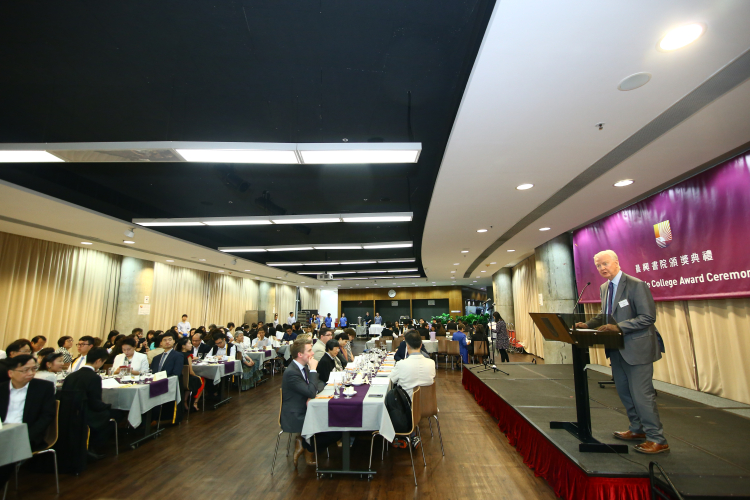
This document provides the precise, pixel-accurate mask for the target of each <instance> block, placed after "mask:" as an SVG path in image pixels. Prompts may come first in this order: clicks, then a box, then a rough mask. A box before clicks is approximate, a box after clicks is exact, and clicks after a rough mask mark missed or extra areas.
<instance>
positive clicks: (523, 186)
mask: <svg viewBox="0 0 750 500" xmlns="http://www.w3.org/2000/svg"><path fill="white" fill-rule="evenodd" d="M533 187H534V185H533V184H521V185H520V186H516V189H518V190H519V191H526V190H527V189H531V188H533Z"/></svg>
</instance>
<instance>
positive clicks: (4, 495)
mask: <svg viewBox="0 0 750 500" xmlns="http://www.w3.org/2000/svg"><path fill="white" fill-rule="evenodd" d="M9 482H10V481H6V482H5V488H3V500H5V497H6V496H7V495H8V483H9Z"/></svg>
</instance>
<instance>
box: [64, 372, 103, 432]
mask: <svg viewBox="0 0 750 500" xmlns="http://www.w3.org/2000/svg"><path fill="white" fill-rule="evenodd" d="M62 390H63V391H82V392H85V393H86V420H87V423H88V425H89V427H92V428H102V427H106V426H107V425H109V419H110V414H109V408H110V406H111V405H108V404H107V403H105V402H104V401H102V379H101V377H99V375H97V374H96V373H95V372H94V370H91V369H89V368H86V367H85V366H82V367H81V369H80V370H78V371H76V372H73V373H71V374H70V375H68V376H67V377H66V378H65V382H64V383H63V387H62Z"/></svg>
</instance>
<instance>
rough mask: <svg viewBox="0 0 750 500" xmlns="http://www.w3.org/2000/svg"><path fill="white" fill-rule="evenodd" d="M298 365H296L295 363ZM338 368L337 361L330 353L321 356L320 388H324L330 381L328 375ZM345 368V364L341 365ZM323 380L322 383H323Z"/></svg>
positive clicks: (319, 369)
mask: <svg viewBox="0 0 750 500" xmlns="http://www.w3.org/2000/svg"><path fill="white" fill-rule="evenodd" d="M295 366H296V365H295ZM335 368H336V362H335V361H334V360H333V359H332V358H331V357H330V356H329V355H328V353H325V354H323V357H322V358H320V361H318V368H317V371H318V388H319V389H322V388H323V387H324V386H325V384H326V382H328V377H329V376H330V375H331V372H332V371H333V370H334V369H335ZM341 368H343V365H342V366H341ZM321 382H322V385H321Z"/></svg>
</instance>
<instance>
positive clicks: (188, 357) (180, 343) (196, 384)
mask: <svg viewBox="0 0 750 500" xmlns="http://www.w3.org/2000/svg"><path fill="white" fill-rule="evenodd" d="M176 349H177V350H178V351H179V352H181V353H182V355H183V359H184V362H183V366H184V365H187V366H188V367H189V368H188V387H187V388H188V389H189V390H190V393H191V394H192V399H193V409H194V410H195V411H198V400H199V399H200V398H201V394H202V393H203V389H204V388H205V386H206V381H205V380H204V379H203V378H201V377H199V376H198V375H196V374H195V372H194V371H193V345H192V344H191V343H190V342H189V341H188V339H186V338H184V337H180V338H179V339H178V340H177V347H176ZM183 404H184V406H185V409H186V410H188V409H190V408H189V407H188V404H190V403H189V402H188V401H187V400H185V401H184V402H183Z"/></svg>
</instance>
